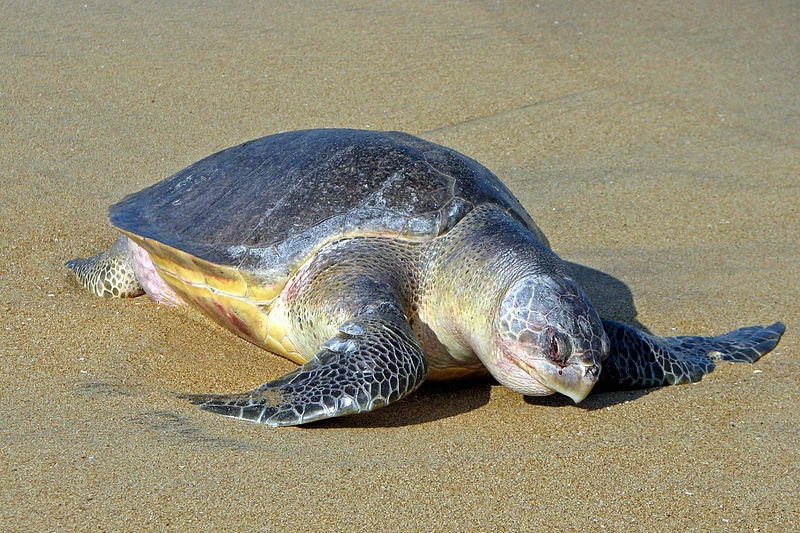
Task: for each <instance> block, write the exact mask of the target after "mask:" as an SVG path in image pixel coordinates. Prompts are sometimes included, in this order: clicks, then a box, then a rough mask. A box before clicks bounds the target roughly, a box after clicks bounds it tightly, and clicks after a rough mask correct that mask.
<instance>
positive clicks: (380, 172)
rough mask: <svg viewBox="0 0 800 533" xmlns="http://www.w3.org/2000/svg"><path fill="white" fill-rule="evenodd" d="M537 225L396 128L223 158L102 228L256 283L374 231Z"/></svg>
mask: <svg viewBox="0 0 800 533" xmlns="http://www.w3.org/2000/svg"><path fill="white" fill-rule="evenodd" d="M486 203H491V204H496V205H499V206H501V207H502V208H503V209H505V210H506V211H507V212H509V213H510V214H511V215H512V216H514V217H515V218H517V219H518V220H519V221H520V222H521V223H522V224H524V225H525V226H527V227H528V228H530V229H531V230H532V231H535V232H536V233H537V234H540V232H539V230H538V228H536V226H535V224H534V223H533V221H532V220H531V218H530V217H529V216H528V214H527V213H526V212H525V210H524V209H523V208H522V206H521V205H520V204H519V202H518V201H517V200H516V198H514V196H513V195H512V194H511V192H510V191H509V190H508V189H507V188H506V187H505V186H504V185H503V184H502V183H501V182H500V180H499V179H497V177H495V176H494V174H492V173H491V172H490V171H489V170H488V169H486V168H485V167H483V166H482V165H480V164H479V163H477V162H476V161H474V160H473V159H470V158H469V157H466V156H464V155H462V154H460V153H458V152H456V151H454V150H451V149H449V148H445V147H443V146H439V145H437V144H433V143H430V142H428V141H425V140H422V139H419V138H417V137H414V136H412V135H408V134H406V133H399V132H374V131H362V130H346V129H317V130H305V131H293V132H288V133H279V134H276V135H270V136H268V137H262V138H260V139H255V140H252V141H248V142H246V143H244V144H240V145H238V146H234V147H232V148H228V149H226V150H222V151H221V152H218V153H216V154H214V155H211V156H209V157H207V158H205V159H203V160H201V161H198V162H197V163H194V164H193V165H190V166H189V167H187V168H185V169H183V170H181V171H180V172H178V173H177V174H175V175H173V176H171V177H169V178H167V179H165V180H164V181H161V182H160V183H156V184H155V185H152V186H150V187H148V188H146V189H143V190H141V191H139V192H137V193H134V194H131V195H129V196H127V197H126V198H125V199H123V200H122V201H121V202H119V203H118V204H116V205H113V206H112V207H111V208H110V219H111V223H112V224H113V225H114V226H116V227H117V228H119V229H121V230H123V231H126V232H128V233H130V234H133V235H138V236H140V237H144V238H147V239H154V240H156V241H159V242H161V243H163V244H165V245H167V246H169V247H172V248H174V249H176V250H179V251H181V252H184V253H186V254H189V255H191V256H195V257H198V258H200V259H204V260H206V261H209V262H211V263H215V264H218V265H222V266H224V267H230V268H239V269H241V270H243V271H247V272H250V273H252V274H256V275H258V277H260V278H262V279H265V280H266V279H276V278H279V277H281V276H283V275H285V274H287V273H288V272H289V271H291V270H293V268H295V267H296V266H297V265H298V264H299V263H300V262H302V261H303V260H304V259H305V258H307V257H308V256H309V255H310V254H312V253H313V251H314V250H315V249H317V248H318V247H319V246H320V245H321V244H323V243H324V242H328V241H331V240H334V239H336V238H340V237H344V236H354V235H385V236H390V237H394V238H399V239H408V240H416V241H422V240H428V239H431V238H434V237H436V236H437V235H440V234H442V233H444V232H446V231H448V230H449V229H450V228H452V227H453V226H454V225H455V224H456V222H458V221H459V220H460V219H461V218H462V217H463V216H464V215H465V214H466V213H467V212H469V211H470V210H471V209H473V208H474V207H475V206H477V205H481V204H486Z"/></svg>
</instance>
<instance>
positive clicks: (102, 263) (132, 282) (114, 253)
mask: <svg viewBox="0 0 800 533" xmlns="http://www.w3.org/2000/svg"><path fill="white" fill-rule="evenodd" d="M66 266H67V267H68V268H70V269H72V271H73V272H75V277H76V278H77V279H78V282H79V283H80V284H81V285H83V287H84V288H86V290H88V291H90V292H93V293H94V294H96V295H97V296H102V297H105V298H135V297H136V296H141V295H142V294H144V288H143V287H142V286H141V284H140V283H139V280H138V279H137V277H136V273H135V272H134V269H133V265H132V264H131V258H130V255H129V254H128V238H127V237H125V236H124V235H120V236H118V237H117V240H115V241H114V244H113V245H112V246H111V248H109V249H108V250H107V251H105V252H102V253H99V254H96V255H93V256H92V257H87V258H86V259H82V258H76V259H72V260H70V261H67V262H66Z"/></svg>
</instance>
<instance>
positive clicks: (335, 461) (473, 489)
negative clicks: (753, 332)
mask: <svg viewBox="0 0 800 533" xmlns="http://www.w3.org/2000/svg"><path fill="white" fill-rule="evenodd" d="M282 4H283V3H280V2H276V3H274V5H271V4H259V3H254V4H251V3H245V2H242V3H231V2H227V3H218V4H217V3H209V4H206V3H199V4H186V5H178V6H177V7H170V8H166V7H163V6H159V5H155V4H150V3H144V4H143V3H135V2H121V3H103V4H94V3H91V4H86V5H84V4H81V3H72V2H58V3H53V2H25V3H23V2H17V3H11V4H9V5H6V6H5V7H3V8H0V13H2V19H3V20H4V22H5V23H4V24H3V25H2V27H0V35H1V36H2V39H1V40H0V58H1V59H0V68H2V72H3V77H2V78H3V79H2V83H0V109H1V110H2V112H0V131H2V138H3V143H2V146H0V163H2V178H0V180H1V181H2V184H3V187H2V189H3V200H2V201H0V213H1V214H2V216H0V229H2V235H3V237H4V238H3V239H2V241H0V260H2V265H3V266H4V269H3V273H2V275H0V299H1V300H2V306H1V307H0V319H1V320H0V322H2V339H3V342H2V343H0V354H2V357H1V358H0V364H2V373H0V415H2V419H3V423H2V424H0V445H2V447H3V452H2V455H1V456H2V461H3V465H2V469H0V487H2V488H0V509H2V511H0V530H3V531H186V530H190V529H192V530H199V531H246V530H247V531H252V530H256V531H258V530H261V531H336V530H344V529H347V530H353V531H402V530H410V531H467V530H497V531H512V530H516V531H523V530H529V531H534V530H535V531H543V530H548V529H552V530H575V531H580V530H600V529H601V528H604V529H605V530H610V531H650V530H673V531H679V530H685V531H689V530H696V531H709V530H714V531H727V530H730V531H756V530H758V531H785V530H788V529H791V528H792V527H796V524H797V523H800V509H799V507H800V505H799V504H798V502H799V501H800V493H799V492H798V487H799V486H800V451H799V450H798V427H800V416H799V415H798V410H797V405H798V404H799V403H800V394H799V393H798V375H800V357H798V352H799V345H800V340H799V339H798V336H797V331H798V324H799V323H800V322H799V320H798V319H800V310H799V308H798V301H800V298H799V296H800V294H799V293H800V291H799V290H798V287H799V285H800V284H799V283H798V280H800V240H799V239H798V235H800V222H799V221H798V220H799V219H800V213H799V212H798V209H799V208H800V144H798V139H800V101H798V92H797V80H798V73H800V54H798V49H799V48H800V38H799V37H798V35H800V9H798V7H797V4H796V3H794V2H773V3H770V4H769V6H756V5H749V4H741V3H734V2H717V3H714V5H713V6H711V5H706V3H701V4H697V5H696V4H694V3H692V4H687V3H684V2H667V3H664V2H647V3H641V2H636V3H630V2H615V3H612V4H602V5H600V4H596V3H591V2H569V3H565V4H563V5H561V4H558V3H544V2H542V3H541V4H531V3H529V2H502V3H495V2H487V3H483V2H461V3H441V4H439V3H434V4H425V5H420V6H419V7H416V8H410V7H406V6H401V5H398V4H397V3H395V2H371V3H370V4H369V5H368V6H365V5H362V3H360V2H352V3H344V2H343V3H336V4H331V3H319V4H313V5H310V4H306V3H302V4H300V5H299V6H296V7H293V8H286V7H283V5H282ZM328 126H345V127H360V128H372V129H399V130H405V131H408V132H411V133H415V134H419V135H421V136H423V137H425V138H427V139H429V140H432V141H435V142H439V143H443V144H446V145H449V146H452V147H454V148H456V149H458V150H460V151H462V152H464V153H466V154H468V155H470V156H472V157H475V158H476V159H478V160H479V161H481V162H482V163H484V164H485V165H486V166H488V167H489V168H491V169H492V170H494V171H495V172H496V173H497V174H498V175H499V176H500V177H501V179H503V180H504V181H505V182H506V183H507V184H508V185H509V186H510V187H511V188H512V189H513V191H514V192H515V194H517V195H518V197H519V198H520V200H521V201H522V203H523V204H524V205H525V206H526V207H527V208H528V209H529V210H530V211H531V213H532V215H533V217H534V218H535V219H536V220H537V222H538V223H539V225H540V226H541V227H542V228H543V229H544V231H545V232H546V233H547V234H548V236H549V238H550V241H551V243H552V244H553V247H554V249H555V250H556V251H557V252H558V253H559V254H560V255H561V256H562V257H563V258H565V259H567V260H569V261H571V262H574V263H577V264H579V265H584V266H585V267H588V268H583V269H581V271H582V272H583V273H584V274H587V276H588V278H589V281H591V280H595V282H594V283H595V285H596V286H594V287H593V288H592V292H593V293H594V294H595V295H596V297H595V299H596V301H595V303H596V305H597V306H598V308H599V309H601V311H602V312H603V313H604V314H605V315H606V316H608V317H610V318H620V319H624V320H627V321H631V322H638V323H640V324H642V325H644V326H645V327H647V328H648V329H650V330H651V331H653V332H655V333H659V334H714V333H720V332H723V331H727V330H729V329H733V328H735V327H738V326H742V325H748V324H767V323H771V322H773V321H775V320H782V321H784V322H785V323H786V325H787V328H788V329H787V333H786V334H785V336H784V339H783V341H782V342H781V344H780V345H779V346H778V349H777V350H776V351H774V352H773V353H771V354H769V355H767V356H765V357H764V358H763V359H762V360H761V361H759V362H758V363H756V364H754V365H743V364H741V365H733V364H728V365H720V366H719V367H718V368H717V370H716V371H715V372H714V373H712V374H710V375H708V376H706V377H705V378H704V379H703V380H702V382H700V383H698V384H694V385H686V386H678V387H666V388H661V389H653V390H646V391H635V392H626V393H603V394H597V395H593V396H590V397H589V398H588V399H587V400H586V401H585V402H584V403H583V404H582V405H581V406H579V407H576V406H574V405H571V404H570V402H569V401H568V400H566V399H565V398H559V397H550V398H540V399H525V398H523V397H522V396H520V395H519V394H516V393H513V392H511V391H509V390H507V389H504V388H502V387H500V386H497V385H494V384H491V383H469V384H461V385H454V386H451V387H435V388H432V387H428V388H425V389H423V390H421V391H419V392H418V393H416V394H415V395H413V396H412V397H410V398H408V399H406V400H404V401H402V402H399V403H398V404H396V405H394V406H391V407H389V408H386V409H383V410H379V411H377V412H375V413H371V414H368V415H363V416H359V417H351V418H346V419H341V420H336V421H332V422H327V423H322V424H316V425H313V426H311V427H305V428H288V429H272V428H268V427H265V426H259V425H255V424H246V423H242V422H238V421H233V420H228V419H225V418H222V417H218V416H214V415H211V414H208V413H204V412H201V411H198V410H196V409H195V408H194V407H192V406H190V405H188V404H186V403H185V402H184V401H182V400H180V399H179V398H177V395H178V394H180V393H185V392H208V391H236V390H245V389H248V388H250V387H253V386H256V385H258V384H260V383H262V382H264V381H266V380H268V379H270V378H274V377H276V376H278V375H280V374H282V373H284V372H286V371H288V370H289V369H291V368H292V367H293V365H292V364H291V363H289V362H287V361H285V360H282V359H280V358H278V357H275V356H273V355H270V354H268V353H265V352H262V351H259V350H258V349H256V348H255V347H253V346H251V345H249V344H247V343H246V342H244V341H242V340H240V339H238V338H236V337H234V336H232V335H231V334H229V333H228V332H226V331H224V330H222V329H221V328H219V327H217V326H215V325H213V324H211V323H210V322H209V321H208V320H206V319H205V318H203V317H202V316H200V315H199V314H198V313H196V312H193V311H191V310H187V309H180V310H174V309H168V308H163V307H159V306H157V305H155V304H153V303H152V302H150V301H149V300H147V299H144V298H139V299H135V300H127V301H110V300H101V299H98V298H93V297H90V296H89V295H88V294H86V293H84V292H82V291H81V290H79V289H78V288H77V287H76V286H75V285H74V284H73V283H72V282H71V281H70V278H69V277H68V272H67V270H66V269H65V268H64V267H63V263H64V261H65V260H67V259H70V258H72V257H75V256H86V255H89V254H93V253H96V252H98V251H100V250H101V249H104V248H105V247H106V246H108V244H110V243H111V241H112V240H113V236H114V232H113V231H112V230H111V229H110V228H109V227H108V226H107V224H106V209H107V206H108V205H109V204H111V203H113V202H114V201H116V200H118V199H119V198H120V197H121V196H123V195H124V194H127V193H129V192H132V191H135V190H138V189H140V188H141V187H143V186H145V185H148V184H151V183H154V182H156V181H159V180H161V179H162V178H164V177H166V176H168V175H169V174H171V173H173V172H175V171H177V170H179V169H181V168H183V167H184V166H186V165H188V164H189V163H192V162H193V161H195V160H197V159H199V158H200V157H202V156H205V155H208V154H210V153H212V152H214V151H216V150H219V149H222V148H225V147H227V146H231V145H234V144H237V143H239V142H242V141H244V140H247V139H250V138H254V137H259V136H262V135H266V134H269V133H273V132H277V131H281V130H290V129H299V128H306V127H328ZM597 280H599V281H597Z"/></svg>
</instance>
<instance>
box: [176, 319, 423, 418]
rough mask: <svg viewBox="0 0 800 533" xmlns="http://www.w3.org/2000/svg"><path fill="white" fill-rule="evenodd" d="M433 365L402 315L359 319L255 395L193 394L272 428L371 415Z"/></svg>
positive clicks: (202, 403)
mask: <svg viewBox="0 0 800 533" xmlns="http://www.w3.org/2000/svg"><path fill="white" fill-rule="evenodd" d="M427 373H428V364H427V360H426V358H425V355H424V353H423V352H422V349H421V348H420V346H419V344H418V342H417V340H416V338H415V337H414V334H413V332H412V331H411V327H410V326H409V325H408V323H407V321H406V319H405V317H403V316H402V313H400V314H397V313H393V312H388V313H387V312H380V311H373V312H370V313H367V314H363V315H360V316H357V317H355V318H353V319H351V320H349V321H347V322H345V323H344V324H342V326H341V327H340V328H339V332H338V333H337V334H336V336H335V337H333V338H332V339H330V340H328V341H327V342H325V343H324V344H323V346H322V349H321V350H320V351H319V353H317V356H316V357H315V358H314V359H312V360H310V361H308V362H307V363H306V364H304V365H303V366H301V367H300V368H298V369H296V370H294V371H292V372H289V373H288V374H286V375H284V376H282V377H280V378H278V379H276V380H274V381H270V382H268V383H265V384H264V385H261V386H260V387H258V388H257V389H253V390H252V391H249V392H245V393H241V394H233V395H225V396H215V395H193V396H187V397H186V399H188V400H189V401H191V402H192V403H194V404H196V405H198V406H199V407H200V408H201V409H205V410H207V411H212V412H214V413H218V414H221V415H224V416H228V417H232V418H241V419H243V420H249V421H252V422H260V423H263V424H269V425H271V426H292V425H297V424H304V423H306V422H311V421H313V420H320V419H323V418H332V417H336V416H343V415H350V414H355V413H360V412H363V411H371V410H373V409H377V408H379V407H383V406H385V405H387V404H389V403H391V402H394V401H396V400H399V399H400V398H402V397H404V396H406V395H407V394H409V393H411V392H413V391H414V390H415V389H416V388H417V387H419V386H420V385H421V384H422V382H423V381H425V378H426V376H427Z"/></svg>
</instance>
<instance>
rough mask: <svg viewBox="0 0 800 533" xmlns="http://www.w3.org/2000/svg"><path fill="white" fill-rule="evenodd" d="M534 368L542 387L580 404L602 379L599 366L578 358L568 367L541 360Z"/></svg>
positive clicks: (573, 359)
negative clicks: (599, 379) (598, 380)
mask: <svg viewBox="0 0 800 533" xmlns="http://www.w3.org/2000/svg"><path fill="white" fill-rule="evenodd" d="M533 367H534V368H535V370H536V376H537V378H538V379H539V381H540V382H541V383H542V385H544V386H545V387H547V388H549V389H552V390H553V391H555V392H560V393H561V394H563V395H564V396H569V397H570V398H571V399H572V401H573V402H575V403H580V402H581V401H583V399H584V398H586V397H587V396H588V395H589V393H590V392H591V391H592V388H593V387H594V384H595V383H597V379H598V378H599V377H600V366H599V365H597V364H595V363H594V362H591V361H589V362H587V361H585V360H581V359H577V358H572V362H569V363H568V364H567V365H566V366H561V365H559V364H555V363H553V362H550V361H542V360H539V361H537V362H536V363H534V364H533Z"/></svg>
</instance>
